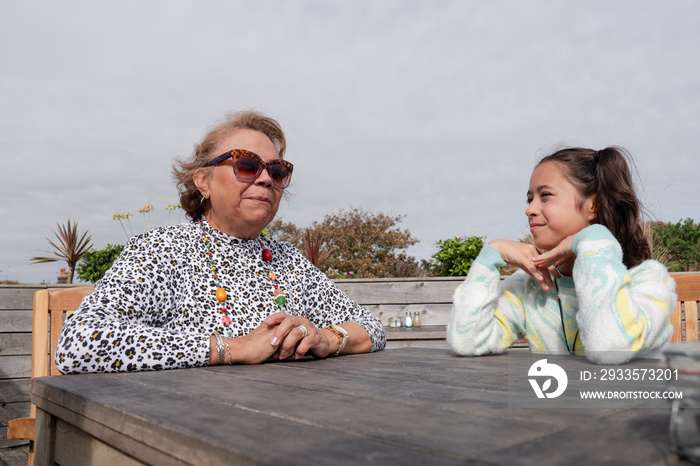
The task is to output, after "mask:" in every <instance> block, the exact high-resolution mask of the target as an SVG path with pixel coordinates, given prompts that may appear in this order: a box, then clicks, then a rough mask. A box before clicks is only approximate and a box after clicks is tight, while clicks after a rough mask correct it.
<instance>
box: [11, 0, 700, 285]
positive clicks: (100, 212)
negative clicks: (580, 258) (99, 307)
mask: <svg viewBox="0 0 700 466" xmlns="http://www.w3.org/2000/svg"><path fill="white" fill-rule="evenodd" d="M699 12H700V5H698V4H697V2H693V1H677V2H672V3H667V2H658V1H644V2H639V1H623V2H614V3H610V2H603V1H591V2H576V1H562V2H548V1H530V2H518V1H499V2H485V1H456V0H455V1H453V0H440V1H437V2H421V1H383V2H371V1H362V0H361V1H353V2H343V1H297V2H284V1H267V2H245V1H207V2H198V1H172V2H170V1H169V2H159V1H155V2H147V3H143V2H132V1H126V2H118V3H117V2H114V3H99V4H98V3H93V2H84V1H75V2H70V3H68V4H60V5H59V4H55V3H52V2H44V1H28V2H21V3H19V2H5V3H3V4H2V5H1V6H0V31H2V32H0V34H1V35H2V40H1V41H0V60H2V63H3V64H4V65H5V66H3V67H2V68H0V109H2V110H0V125H2V127H3V131H2V132H1V133H0V150H1V151H2V157H3V174H4V177H3V179H4V180H3V183H2V184H1V185H0V195H2V196H3V198H4V199H6V202H5V204H4V205H3V206H2V207H0V215H2V218H3V219H6V220H5V221H4V222H3V224H2V226H0V244H2V246H0V272H2V271H3V269H4V270H5V273H6V275H8V278H16V279H20V280H22V281H24V282H33V281H41V280H47V281H54V280H55V276H56V274H57V269H58V266H56V265H42V266H29V265H28V258H29V257H31V256H33V255H35V254H37V253H38V251H39V250H41V249H46V247H48V244H47V243H46V241H45V239H44V237H46V236H51V230H52V229H55V224H56V222H61V223H63V222H65V221H66V220H67V219H68V218H71V219H73V220H77V221H78V222H79V224H80V226H81V227H83V228H88V229H89V230H90V232H91V233H92V235H93V239H94V241H95V243H96V245H97V246H98V247H102V246H105V245H106V244H107V243H116V242H123V241H124V239H125V236H124V232H123V231H122V229H121V227H120V226H119V224H118V222H114V221H113V220H112V214H113V213H115V212H125V211H130V212H132V213H137V212H138V209H139V208H140V207H141V206H143V205H145V204H149V203H152V204H154V205H155V206H156V211H155V212H154V222H160V223H161V224H165V223H167V222H168V218H167V212H165V210H164V207H165V205H166V204H171V203H175V202H176V201H177V194H176V191H175V188H174V183H173V181H172V179H171V175H170V166H171V164H172V162H173V161H174V159H175V158H177V157H181V156H186V155H187V154H189V153H190V152H191V150H192V147H193V145H194V144H195V142H197V141H198V140H199V138H201V137H202V135H203V134H204V133H205V132H206V129H207V128H208V127H209V126H211V125H212V124H214V123H215V122H216V121H217V120H218V119H219V118H221V117H222V116H223V115H224V114H225V113H227V112H230V111H234V110H240V109H247V108H253V109H257V110H260V111H263V112H265V113H268V114H270V115H271V116H273V117H275V118H277V119H278V120H279V121H280V122H281V123H282V125H283V127H284V128H285V131H286V132H287V136H288V141H289V150H288V158H289V159H290V160H292V161H293V162H294V164H295V175H294V181H293V186H292V189H291V190H292V192H293V195H292V196H290V197H289V200H288V201H287V202H283V204H282V206H281V208H280V213H279V215H281V216H283V217H284V218H285V220H287V221H292V222H295V223H297V224H298V225H300V226H304V225H308V224H310V223H311V222H312V221H314V220H321V219H322V218H323V216H324V215H326V214H328V213H331V212H333V211H338V210H340V209H343V208H350V207H363V208H366V209H370V210H381V211H384V212H387V213H390V214H392V215H405V217H404V220H403V223H402V226H403V227H404V228H408V229H409V230H410V231H411V232H412V233H413V235H414V236H415V237H416V238H418V239H420V240H421V242H420V243H419V244H418V245H416V246H414V247H413V248H412V249H411V252H412V253H413V254H415V255H416V256H418V257H419V258H428V257H429V256H430V255H431V254H432V253H434V252H435V247H434V243H435V242H436V241H437V240H438V239H444V238H447V237H452V236H461V235H462V234H468V235H486V236H488V237H489V238H497V237H507V238H511V239H519V238H520V237H522V236H524V234H525V233H526V232H527V230H526V228H525V216H524V209H525V204H524V191H525V190H526V186H527V182H528V179H529V175H530V172H531V170H532V167H533V165H534V164H535V162H536V161H537V159H538V158H539V157H541V156H543V155H545V154H546V153H548V152H549V151H551V150H552V149H553V148H555V147H557V146H559V145H583V146H589V147H595V148H601V147H604V146H607V145H612V144H618V145H622V146H625V147H627V148H628V149H630V150H631V151H632V153H633V154H634V156H635V159H636V162H637V167H638V169H639V174H640V177H641V179H642V182H643V188H644V190H643V196H642V197H643V198H644V199H646V200H647V204H648V205H649V206H650V207H651V210H652V212H653V213H654V214H655V216H656V218H658V219H660V220H670V221H678V220H679V219H680V218H685V217H691V218H695V219H696V220H697V219H700V212H699V209H700V208H699V207H698V205H697V202H695V201H694V200H695V199H697V198H698V194H699V193H698V190H699V188H698V184H697V182H696V178H697V173H698V172H699V171H698V168H699V167H698V164H699V163H700V162H698V161H697V157H696V156H695V154H694V152H695V150H694V149H695V147H696V146H697V145H698V144H697V143H698V141H697V139H698V136H697V131H696V130H695V128H697V127H698V126H699V125H698V123H699V122H698V119H699V118H700V117H699V116H698V115H700V108H698V107H699V106H700V98H699V97H700V95H699V94H700V79H699V78H700V63H699V62H698V60H697V58H696V55H697V53H696V50H697V48H698V45H700V44H699V43H700V33H699V32H698V31H697V28H696V27H695V22H696V21H695V20H696V18H697V17H698V13H699ZM132 221H133V222H134V231H135V232H136V230H138V231H141V230H142V229H143V219H142V218H140V217H139V216H138V215H137V216H135V217H134V218H133V219H132ZM170 221H172V219H170ZM7 267H9V272H8V270H7Z"/></svg>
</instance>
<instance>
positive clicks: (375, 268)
mask: <svg viewBox="0 0 700 466" xmlns="http://www.w3.org/2000/svg"><path fill="white" fill-rule="evenodd" d="M402 218H403V217H402V216H395V217H392V216H389V215H386V214H383V213H376V214H375V213H371V212H367V211H365V210H362V209H353V210H348V211H345V210H341V211H340V212H338V213H332V214H329V215H326V216H325V218H324V219H323V221H322V222H320V223H318V222H313V223H312V225H311V226H310V227H309V228H307V229H301V228H299V227H297V226H296V225H294V224H293V223H289V222H283V221H281V220H275V221H274V222H272V223H271V224H270V225H268V228H267V229H268V231H269V232H270V235H271V236H272V237H273V238H274V239H276V240H278V241H288V242H290V243H292V244H294V245H295V246H296V247H298V248H299V249H300V250H301V251H304V254H305V255H306V256H307V258H308V259H309V260H310V261H312V262H314V263H315V265H316V266H317V267H318V268H320V269H321V270H323V271H324V272H326V273H327V274H328V275H329V276H330V277H332V278H339V277H408V276H425V275H428V271H427V269H426V268H425V266H424V265H423V264H418V263H417V262H416V259H415V258H414V257H412V256H408V255H406V253H405V249H406V248H408V247H409V246H411V245H413V244H416V243H417V242H418V240H416V239H414V238H413V237H412V236H411V233H410V232H409V231H408V230H401V229H399V228H398V227H397V226H396V225H397V224H398V223H399V222H400V221H401V219H402Z"/></svg>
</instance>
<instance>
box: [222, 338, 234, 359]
mask: <svg viewBox="0 0 700 466" xmlns="http://www.w3.org/2000/svg"><path fill="white" fill-rule="evenodd" d="M224 343H226V352H227V353H228V363H229V364H231V360H232V359H233V358H232V357H231V347H230V346H229V345H228V338H226V337H224Z"/></svg>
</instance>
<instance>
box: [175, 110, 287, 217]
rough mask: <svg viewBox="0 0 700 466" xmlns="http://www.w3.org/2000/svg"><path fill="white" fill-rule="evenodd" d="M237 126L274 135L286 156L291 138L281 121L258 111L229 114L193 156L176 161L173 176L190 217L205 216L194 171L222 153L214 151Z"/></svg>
mask: <svg viewBox="0 0 700 466" xmlns="http://www.w3.org/2000/svg"><path fill="white" fill-rule="evenodd" d="M237 129H251V130H253V131H260V132H261V133H263V134H264V135H266V136H267V137H268V138H270V141H272V143H273V144H274V145H275V147H276V148H277V152H278V153H279V156H280V158H281V159H282V158H284V152H285V150H286V149H287V141H286V139H285V137H284V132H283V131H282V128H281V127H280V124H279V123H278V122H277V120H274V119H272V118H270V117H267V116H265V115H263V114H261V113H258V112H254V111H243V112H238V113H233V114H230V115H227V116H226V118H225V119H224V121H223V122H222V123H220V124H218V125H217V126H215V127H213V128H212V129H211V130H209V132H208V133H207V134H206V135H205V136H204V138H203V139H202V140H201V141H200V142H199V144H197V145H195V146H194V151H193V152H192V155H191V156H190V157H189V158H187V159H186V160H183V159H179V160H177V161H176V162H175V163H174V164H173V176H174V177H175V180H176V181H177V189H178V191H179V192H180V205H181V206H182V208H183V209H184V211H185V213H186V214H187V216H188V217H190V218H192V219H197V218H200V217H202V215H204V207H205V203H204V202H202V193H200V192H199V189H198V188H197V186H196V185H195V184H194V173H195V172H196V171H197V169H199V168H202V166H203V165H204V164H205V163H207V162H208V161H209V160H211V159H213V158H214V157H216V156H218V155H221V154H215V153H214V150H215V149H216V147H217V146H218V144H219V142H221V140H222V139H224V138H226V137H227V136H228V135H229V134H231V133H232V132H233V131H235V130H237ZM209 169H210V170H211V169H213V167H210V168H209Z"/></svg>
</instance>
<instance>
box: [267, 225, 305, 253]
mask: <svg viewBox="0 0 700 466" xmlns="http://www.w3.org/2000/svg"><path fill="white" fill-rule="evenodd" d="M265 230H267V233H268V234H269V235H270V237H271V238H272V239H274V240H275V241H287V242H289V243H292V244H293V245H294V246H296V247H297V248H299V249H301V250H302V251H303V250H304V241H303V239H302V236H303V235H304V232H303V230H302V229H301V228H299V227H298V226H296V225H295V224H293V223H291V222H284V221H282V220H281V219H277V220H274V221H273V222H272V223H270V224H269V225H268V226H267V228H265Z"/></svg>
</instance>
